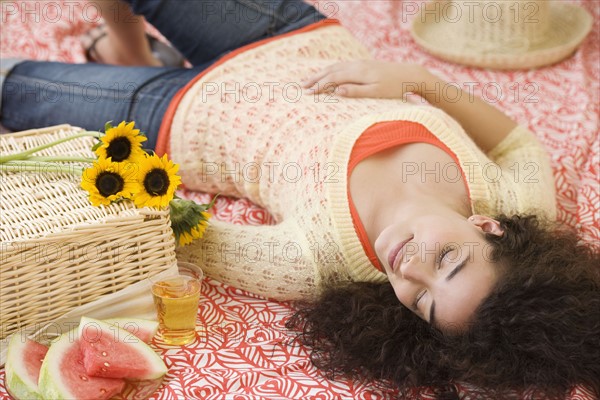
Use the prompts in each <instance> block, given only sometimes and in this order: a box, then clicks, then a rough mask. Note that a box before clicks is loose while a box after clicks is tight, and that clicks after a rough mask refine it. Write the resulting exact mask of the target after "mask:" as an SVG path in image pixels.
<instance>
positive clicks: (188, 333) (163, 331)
mask: <svg viewBox="0 0 600 400" xmlns="http://www.w3.org/2000/svg"><path fill="white" fill-rule="evenodd" d="M177 264H178V267H179V274H178V275H173V276H167V277H161V278H151V281H152V297H153V298H154V305H155V306H156V312H157V314H158V323H159V328H158V332H159V334H160V335H161V337H162V340H163V341H164V342H165V343H166V344H173V345H184V344H189V343H191V342H193V341H194V340H195V339H196V315H197V314H198V303H199V301H200V288H201V281H202V270H201V269H200V268H199V267H197V266H195V265H193V264H191V265H190V264H189V263H181V262H179V263H177Z"/></svg>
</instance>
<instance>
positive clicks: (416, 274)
mask: <svg viewBox="0 0 600 400" xmlns="http://www.w3.org/2000/svg"><path fill="white" fill-rule="evenodd" d="M428 270H429V269H428V268H427V266H426V265H425V264H424V263H423V262H422V261H421V259H420V258H419V257H418V256H417V255H415V256H413V257H411V258H409V259H407V260H405V261H403V262H402V264H400V274H401V275H402V278H403V279H406V280H408V281H413V282H419V283H426V282H427V281H428V274H427V271H428Z"/></svg>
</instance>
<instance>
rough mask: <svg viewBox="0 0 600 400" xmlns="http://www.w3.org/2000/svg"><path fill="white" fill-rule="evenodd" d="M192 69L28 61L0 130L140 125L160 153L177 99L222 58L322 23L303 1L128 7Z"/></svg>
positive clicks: (191, 0)
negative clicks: (161, 130) (166, 122)
mask: <svg viewBox="0 0 600 400" xmlns="http://www.w3.org/2000/svg"><path fill="white" fill-rule="evenodd" d="M125 1H126V2H127V3H129V4H130V6H131V8H132V10H133V12H134V13H136V14H138V15H143V16H144V17H145V18H146V20H147V21H149V22H150V23H151V24H152V25H153V26H155V27H156V28H157V29H158V30H159V31H160V32H161V33H162V34H163V35H164V36H165V37H166V38H167V39H168V40H169V41H170V42H171V43H172V44H173V46H174V47H175V48H177V49H178V50H179V51H180V52H181V53H182V54H183V55H184V56H185V57H186V58H187V59H188V60H189V61H190V62H191V63H192V65H193V67H192V68H191V69H189V68H167V67H124V66H114V65H105V64H94V63H90V64H65V63H57V62H38V61H26V62H23V63H20V64H17V65H16V66H15V67H14V68H12V70H11V71H10V73H9V74H8V76H7V77H6V80H5V82H4V85H3V87H2V110H1V112H0V115H1V118H2V119H1V123H2V125H4V126H5V127H6V128H8V129H10V130H13V131H15V130H24V129H33V128H40V127H44V126H50V125H56V124H61V123H68V124H71V125H75V126H80V127H82V128H84V129H89V130H98V129H102V128H103V127H104V123H105V122H107V121H108V120H112V121H113V123H114V124H116V123H118V122H120V121H123V120H127V121H132V120H135V121H136V125H137V126H139V127H140V128H141V129H142V131H143V132H145V133H146V135H147V136H148V141H147V142H145V143H144V146H145V147H148V148H154V147H155V145H156V139H157V135H158V131H159V128H160V124H161V121H162V118H163V115H164V113H165V111H166V110H167V107H168V105H169V103H170V101H171V99H172V98H173V96H174V95H175V94H176V93H177V92H178V91H179V90H180V89H181V88H182V87H183V86H185V85H186V84H187V83H188V82H189V81H190V80H192V79H193V78H194V77H195V76H197V75H198V74H199V73H200V72H201V71H203V70H204V69H206V68H207V67H208V66H210V65H211V64H213V63H214V62H215V61H216V60H218V59H219V58H220V57H221V56H223V55H225V54H227V53H229V52H230V51H232V50H235V49H237V48H239V47H241V46H244V45H247V44H250V43H253V42H255V41H258V40H261V39H265V38H268V37H272V36H277V35H280V34H283V33H287V32H290V31H293V30H295V29H299V28H302V27H304V26H306V25H309V24H311V23H314V22H317V21H319V20H321V19H324V18H325V16H323V15H322V14H320V13H319V12H318V11H317V10H315V9H314V8H313V7H312V6H310V5H308V4H306V3H304V2H303V1H302V0H125Z"/></svg>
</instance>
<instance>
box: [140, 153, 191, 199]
mask: <svg viewBox="0 0 600 400" xmlns="http://www.w3.org/2000/svg"><path fill="white" fill-rule="evenodd" d="M139 168H140V170H139V173H138V179H137V182H136V183H135V191H134V198H133V201H134V202H135V205H136V206H137V207H157V208H160V207H166V206H167V205H169V202H170V201H171V200H172V199H173V196H174V194H175V189H177V186H179V184H180V183H181V178H180V177H179V176H178V175H176V174H177V171H178V170H179V165H177V164H174V163H173V162H172V161H171V160H169V159H167V155H166V154H165V155H164V156H163V157H162V158H161V157H159V156H157V155H156V154H153V155H151V156H146V157H144V159H143V160H142V162H141V164H140V167H139Z"/></svg>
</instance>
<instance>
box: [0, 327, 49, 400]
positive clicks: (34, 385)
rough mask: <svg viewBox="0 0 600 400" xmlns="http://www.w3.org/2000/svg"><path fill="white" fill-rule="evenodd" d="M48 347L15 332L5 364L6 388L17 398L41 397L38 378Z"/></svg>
mask: <svg viewBox="0 0 600 400" xmlns="http://www.w3.org/2000/svg"><path fill="white" fill-rule="evenodd" d="M47 352H48V347H46V346H44V345H43V344H39V343H38V342H34V341H33V340H30V339H27V338H25V337H24V336H23V335H20V334H15V335H13V337H12V339H11V340H10V342H9V344H8V355H7V358H6V364H5V365H4V368H5V372H6V377H5V384H6V389H7V390H8V392H9V393H10V395H11V396H12V397H14V398H15V399H17V400H25V399H41V398H42V397H41V396H40V394H39V392H38V378H39V376H40V367H41V366H42V361H43V360H44V357H45V356H46V353H47Z"/></svg>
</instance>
